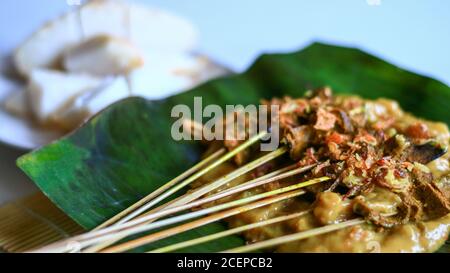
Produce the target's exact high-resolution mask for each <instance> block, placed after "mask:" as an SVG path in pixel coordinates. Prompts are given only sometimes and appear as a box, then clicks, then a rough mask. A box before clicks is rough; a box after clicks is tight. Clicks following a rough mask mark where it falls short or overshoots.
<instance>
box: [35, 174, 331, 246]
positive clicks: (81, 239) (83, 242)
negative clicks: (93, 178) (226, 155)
mask: <svg viewBox="0 0 450 273" xmlns="http://www.w3.org/2000/svg"><path fill="white" fill-rule="evenodd" d="M326 180H329V178H328V177H321V178H317V179H313V180H309V181H306V182H302V183H298V184H295V185H292V186H288V187H284V188H280V189H277V190H273V191H269V192H264V193H261V194H257V195H253V196H250V197H247V198H243V199H239V200H234V201H231V202H228V203H223V204H220V205H217V206H214V207H211V208H206V209H202V210H198V211H194V212H190V213H187V214H183V215H179V216H175V217H171V218H167V219H164V220H161V221H157V222H154V223H151V224H148V225H143V226H135V227H130V228H128V229H125V230H123V231H118V232H115V233H113V234H105V235H100V236H98V233H100V232H102V230H100V231H97V234H96V233H95V232H90V233H86V234H84V235H80V236H76V237H73V238H71V239H69V240H65V241H61V242H58V243H55V244H53V245H50V246H47V247H45V248H41V249H38V250H36V251H37V252H66V251H70V249H69V248H68V246H67V242H68V241H71V242H77V243H79V245H80V246H81V247H82V248H85V247H87V246H90V245H92V244H96V243H99V242H103V241H106V240H112V239H116V238H122V237H124V236H130V235H133V234H136V233H140V232H144V231H149V230H153V229H156V228H161V227H164V226H168V225H171V224H175V223H179V222H183V221H187V220H190V219H192V218H197V217H200V216H203V215H206V214H210V213H214V212H217V211H220V210H224V209H228V208H231V207H235V206H240V205H242V204H246V203H249V202H253V201H256V200H260V199H263V198H267V197H270V196H273V195H277V194H282V193H285V192H288V191H293V190H297V189H300V188H302V187H306V186H309V185H313V184H316V183H320V182H323V181H326ZM134 221H135V220H134ZM129 224H130V223H127V225H129ZM110 228H113V227H110ZM94 235H95V236H98V237H95V236H94ZM92 237H94V238H92ZM90 238H92V239H90Z"/></svg>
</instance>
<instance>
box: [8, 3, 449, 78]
mask: <svg viewBox="0 0 450 273" xmlns="http://www.w3.org/2000/svg"><path fill="white" fill-rule="evenodd" d="M135 1H136V2H145V3H148V4H151V5H154V6H159V7H163V8H166V9H167V10H170V11H173V12H175V13H177V14H179V15H182V16H185V17H187V18H189V19H191V20H192V21H193V22H194V23H195V24H196V25H197V26H198V28H199V29H200V32H201V41H200V51H202V52H204V53H206V54H209V55H211V56H212V57H214V58H215V59H217V60H218V61H220V62H222V63H224V64H226V65H228V66H230V67H231V68H233V69H235V70H238V71H240V70H243V69H245V68H246V67H247V66H248V65H249V64H250V63H251V62H252V61H253V60H254V58H255V57H256V56H258V55H259V54H261V53H262V52H280V51H292V50H295V49H298V48H300V47H303V46H305V45H307V44H308V43H310V42H311V41H315V40H321V41H328V42H333V43H338V44H344V45H355V46H358V47H361V48H363V49H365V50H367V51H370V52H372V53H374V54H376V55H378V56H380V57H383V58H385V59H387V60H389V61H391V62H393V63H395V64H397V65H400V66H402V67H405V68H408V69H411V70H414V71H417V72H420V73H422V74H426V75H430V76H432V77H435V78H438V79H440V80H443V81H444V82H446V83H447V84H449V83H450V1H448V0H340V1H338V0H320V1H317V0H315V1H313V0H311V1H300V0H284V1H283V0H280V1H275V0H221V1H219V0H141V1H139V0H135ZM368 1H369V2H370V1H372V2H376V1H381V4H380V5H378V6H371V5H369V4H368ZM0 5H1V6H0V8H1V9H0V53H7V52H8V51H9V50H11V49H12V48H13V47H14V46H15V45H17V44H18V43H19V42H20V41H22V40H23V39H24V38H25V37H26V36H27V35H28V34H29V33H30V32H31V31H33V30H34V29H35V28H36V26H37V25H39V24H41V23H42V22H44V21H45V20H46V19H50V18H52V17H54V16H55V15H57V14H59V13H61V12H62V11H64V10H66V9H68V5H67V4H66V1H65V0H1V4H0Z"/></svg>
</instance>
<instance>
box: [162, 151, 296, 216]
mask: <svg viewBox="0 0 450 273" xmlns="http://www.w3.org/2000/svg"><path fill="white" fill-rule="evenodd" d="M286 152H287V148H286V147H281V148H278V149H277V150H275V151H273V152H270V153H268V154H266V155H264V156H262V157H260V158H258V159H256V160H254V161H252V162H250V163H248V164H246V165H245V166H243V167H241V168H239V169H236V170H234V171H233V172H231V173H229V174H227V175H225V176H223V177H222V178H220V179H218V180H216V181H214V182H213V183H210V184H208V185H206V186H204V187H202V188H200V189H198V190H196V191H194V192H192V193H191V194H189V195H187V196H185V197H183V198H180V200H178V201H176V202H174V203H173V204H172V205H170V206H168V208H171V207H175V206H180V205H184V204H187V203H189V202H191V201H194V200H196V199H197V198H199V197H201V196H202V195H205V194H207V193H208V192H211V191H213V190H215V189H217V188H219V187H220V186H222V185H225V184H226V183H228V182H230V181H232V180H234V179H236V178H238V177H239V176H241V175H243V174H245V173H247V172H249V171H251V170H253V169H255V168H256V167H259V166H261V165H262V164H264V163H266V162H269V161H271V160H273V159H275V158H277V157H279V156H281V155H283V154H284V153H286Z"/></svg>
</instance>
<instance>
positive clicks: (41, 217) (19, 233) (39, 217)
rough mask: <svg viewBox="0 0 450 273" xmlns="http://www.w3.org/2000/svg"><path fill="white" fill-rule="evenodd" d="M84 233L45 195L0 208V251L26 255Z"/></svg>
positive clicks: (39, 194)
mask: <svg viewBox="0 0 450 273" xmlns="http://www.w3.org/2000/svg"><path fill="white" fill-rule="evenodd" d="M82 231H83V229H82V228H81V227H80V226H79V225H78V224H77V223H75V222H74V221H73V220H72V219H70V218H69V217H68V216H67V215H65V214H64V213H63V212H62V211H61V210H60V209H59V208H57V207H56V206H55V205H53V203H52V202H51V201H50V200H49V199H48V198H47V197H45V196H44V194H42V193H36V194H33V195H31V196H29V197H26V198H23V199H19V200H17V201H14V202H10V203H7V204H5V205H3V206H1V207H0V252H1V251H3V252H23V251H26V250H30V249H33V248H37V247H40V246H44V245H47V244H49V243H52V242H55V241H58V240H61V239H63V238H67V237H70V236H73V235H75V234H78V233H81V232H82Z"/></svg>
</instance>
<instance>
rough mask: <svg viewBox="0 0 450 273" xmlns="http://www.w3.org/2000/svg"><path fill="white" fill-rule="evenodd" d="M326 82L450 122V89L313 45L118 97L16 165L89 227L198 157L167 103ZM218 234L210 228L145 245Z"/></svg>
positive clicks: (212, 247) (227, 98) (210, 246)
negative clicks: (205, 77)
mask: <svg viewBox="0 0 450 273" xmlns="http://www.w3.org/2000/svg"><path fill="white" fill-rule="evenodd" d="M325 85H328V86H331V87H332V88H333V90H334V91H335V92H337V93H353V94H359V95H361V96H364V97H367V98H377V97H388V98H392V99H395V100H397V101H399V102H400V104H401V106H402V107H403V108H404V109H406V110H408V111H410V112H412V113H414V114H416V115H418V116H421V117H424V118H428V119H432V120H440V121H443V122H445V123H447V124H450V111H448V109H449V108H448V106H449V105H448V102H449V101H450V88H449V87H448V86H446V85H445V84H443V83H441V82H439V81H436V80H433V79H431V78H427V77H424V76H420V75H417V74H414V73H411V72H408V71H405V70H402V69H400V68H398V67H396V66H394V65H391V64H389V63H387V62H385V61H383V60H381V59H379V58H376V57H374V56H372V55H369V54H367V53H364V52H362V51H360V50H358V49H355V48H346V47H337V46H332V45H326V44H321V43H315V44H312V45H310V46H309V47H307V48H305V49H303V50H301V51H299V52H295V53H291V54H270V55H263V56H261V57H260V58H258V59H257V61H256V62H255V63H254V64H253V65H252V66H251V67H250V69H249V70H247V71H246V72H245V73H242V74H239V75H232V76H228V77H224V78H220V79H216V80H213V81H210V82H208V83H206V84H203V85H201V86H199V87H197V88H194V89H192V90H190V91H187V92H184V93H182V94H179V95H176V96H173V97H170V98H168V99H165V100H161V101H148V100H145V99H142V98H129V99H125V100H123V101H120V102H118V103H116V104H114V105H112V106H110V107H108V108H107V109H106V110H104V111H102V112H101V113H100V114H98V115H96V116H95V117H93V118H92V119H91V120H90V121H89V122H87V123H86V124H85V125H83V126H82V127H81V128H79V129H78V130H76V131H75V132H74V133H72V134H70V135H68V136H66V137H64V138H62V139H60V140H58V141H56V142H53V143H51V144H49V145H47V146H44V147H42V148H40V149H38V150H36V151H34V152H32V153H29V154H27V155H25V156H23V157H21V158H20V159H19V160H18V166H19V167H20V168H21V169H22V170H23V171H24V172H25V173H26V174H27V175H28V176H29V177H30V178H31V179H32V180H33V181H34V182H35V183H36V184H37V185H38V186H39V188H40V189H41V190H42V191H43V192H44V193H45V194H46V195H47V196H48V197H49V198H50V199H51V200H52V201H53V202H54V203H55V204H56V205H58V206H59V207H60V208H61V209H62V210H63V211H65V212H66V213H67V214H68V215H69V216H70V217H72V218H73V219H74V220H75V221H77V222H78V223H79V224H80V225H82V226H83V227H85V228H86V229H91V228H93V227H95V226H97V225H99V224H100V223H102V222H103V221H105V220H107V219H108V218H110V217H111V216H113V215H114V214H116V213H118V212H120V211H121V210H123V209H125V208H126V207H127V206H129V205H131V204H132V203H134V202H135V201H137V200H139V199H140V198H142V197H143V196H145V195H146V194H148V193H149V192H151V191H152V190H155V189H156V188H158V187H159V186H161V185H162V184H164V183H165V182H167V181H169V180H170V179H171V178H173V177H174V176H176V175H177V174H179V173H181V172H183V171H184V170H186V169H187V168H189V167H190V166H192V165H193V164H194V163H195V162H196V161H197V160H198V159H199V156H200V154H201V152H202V148H201V147H199V146H198V145H197V144H196V143H194V142H176V141H174V140H173V139H172V138H171V135H170V129H171V125H172V122H173V121H174V120H173V119H172V118H170V111H171V109H172V107H173V106H174V105H177V104H185V105H188V106H189V107H192V106H193V102H194V100H193V97H194V96H201V97H202V98H203V105H207V104H218V105H220V106H224V105H226V104H243V105H247V104H255V103H258V102H259V101H260V99H262V98H271V97H275V96H278V97H280V96H285V95H289V96H294V97H295V96H301V95H302V94H303V93H304V91H305V90H308V89H311V88H316V87H321V86H325ZM191 109H192V108H191ZM224 228H225V227H224V226H223V225H222V224H221V223H214V224H211V225H209V226H206V227H204V228H200V229H196V230H194V231H192V232H187V233H183V234H180V235H178V236H177V237H174V238H169V239H168V240H165V241H162V242H159V243H158V245H155V244H153V245H151V246H150V248H152V247H157V246H160V245H161V244H163V245H164V244H168V243H171V242H174V241H178V240H186V239H187V238H191V237H195V236H198V235H199V234H209V233H214V232H217V231H219V230H222V229H224ZM242 243H243V241H242V239H240V238H239V237H237V236H234V237H228V238H226V239H224V240H219V241H214V242H212V243H207V244H203V245H199V246H196V247H195V248H190V249H184V250H183V251H197V252H209V251H217V250H224V249H227V248H229V247H233V246H236V245H240V244H242ZM138 251H143V249H139V250H138Z"/></svg>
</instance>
